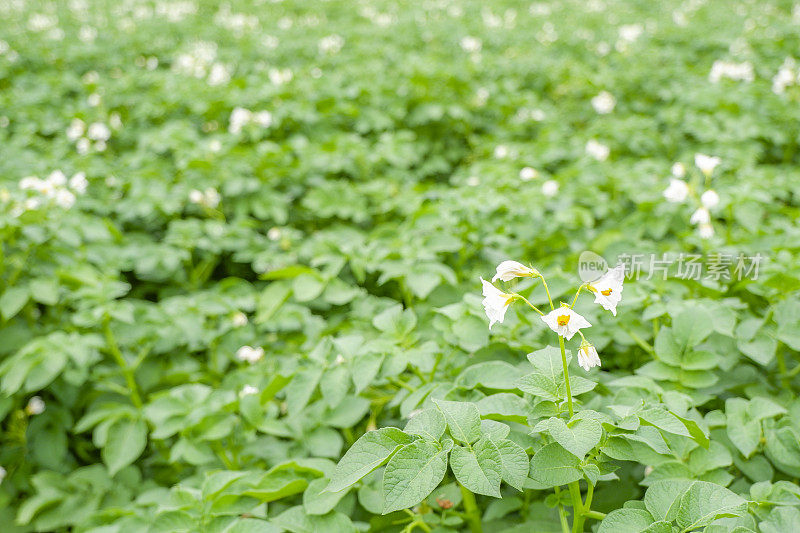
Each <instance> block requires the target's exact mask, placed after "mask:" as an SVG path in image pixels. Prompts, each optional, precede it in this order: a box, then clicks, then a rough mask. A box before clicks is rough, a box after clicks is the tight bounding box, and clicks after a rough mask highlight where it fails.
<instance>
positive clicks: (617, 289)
mask: <svg viewBox="0 0 800 533" xmlns="http://www.w3.org/2000/svg"><path fill="white" fill-rule="evenodd" d="M624 281H625V265H624V264H622V263H620V264H618V265H617V266H615V267H614V268H612V269H611V270H609V271H608V272H606V273H605V274H603V276H602V277H601V278H600V279H598V280H597V281H593V282H591V283H587V285H586V287H587V288H588V289H589V290H590V291H591V292H592V294H594V303H596V304H600V305H601V306H602V307H603V309H605V310H606V311H611V314H613V315H614V316H617V304H619V302H620V300H622V283H623V282H624Z"/></svg>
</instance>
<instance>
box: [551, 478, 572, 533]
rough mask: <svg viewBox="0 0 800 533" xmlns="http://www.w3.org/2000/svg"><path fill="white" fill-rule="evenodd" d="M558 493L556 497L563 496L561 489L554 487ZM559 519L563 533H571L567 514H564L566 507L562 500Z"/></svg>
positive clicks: (559, 503)
mask: <svg viewBox="0 0 800 533" xmlns="http://www.w3.org/2000/svg"><path fill="white" fill-rule="evenodd" d="M554 489H555V491H556V496H558V495H559V494H561V489H560V488H559V487H554ZM558 517H559V518H560V519H561V531H562V532H563V533H569V524H568V523H567V513H566V512H564V506H563V505H561V500H560V499H559V501H558Z"/></svg>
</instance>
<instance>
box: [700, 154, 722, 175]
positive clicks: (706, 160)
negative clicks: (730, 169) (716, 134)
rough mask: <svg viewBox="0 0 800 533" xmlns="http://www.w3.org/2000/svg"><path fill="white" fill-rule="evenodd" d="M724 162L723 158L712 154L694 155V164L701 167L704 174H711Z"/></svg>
mask: <svg viewBox="0 0 800 533" xmlns="http://www.w3.org/2000/svg"><path fill="white" fill-rule="evenodd" d="M721 162H722V159H720V158H719V157H716V156H710V155H705V154H695V155H694V164H695V165H696V166H697V168H699V169H700V170H701V171H702V172H703V174H705V175H706V176H710V175H711V173H712V172H714V169H715V168H717V165H719V164H720V163H721Z"/></svg>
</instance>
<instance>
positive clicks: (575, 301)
mask: <svg viewBox="0 0 800 533" xmlns="http://www.w3.org/2000/svg"><path fill="white" fill-rule="evenodd" d="M587 285H588V284H586V283H584V284H583V285H581V286H580V287H578V292H576V293H575V298H574V299H573V300H572V305H570V306H569V308H570V309H575V304H576V303H578V295H579V294H580V293H581V291H582V290H583V288H584V287H586V286H587Z"/></svg>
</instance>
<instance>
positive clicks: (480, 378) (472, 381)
mask: <svg viewBox="0 0 800 533" xmlns="http://www.w3.org/2000/svg"><path fill="white" fill-rule="evenodd" d="M517 379H519V370H518V369H517V368H516V367H514V366H512V365H510V364H508V363H505V362H503V361H489V362H486V363H478V364H477V365H472V366H470V367H467V368H466V369H465V370H464V371H463V372H461V374H460V375H459V376H458V379H456V386H458V387H462V388H465V389H474V388H475V387H478V386H482V387H485V388H487V389H502V390H512V389H514V388H516V387H515V385H514V384H515V382H516V381H517Z"/></svg>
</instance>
